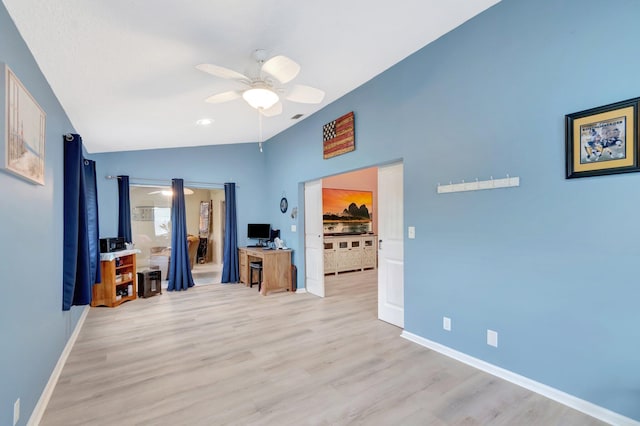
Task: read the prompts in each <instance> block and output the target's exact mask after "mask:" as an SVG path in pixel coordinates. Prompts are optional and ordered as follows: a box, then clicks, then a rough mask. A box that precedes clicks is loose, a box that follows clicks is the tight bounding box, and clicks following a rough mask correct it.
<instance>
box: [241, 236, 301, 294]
mask: <svg viewBox="0 0 640 426" xmlns="http://www.w3.org/2000/svg"><path fill="white" fill-rule="evenodd" d="M238 258H239V260H238V264H239V265H238V266H239V267H240V282H241V283H244V284H245V285H250V284H249V279H250V278H251V275H250V271H249V264H250V263H251V262H254V261H258V260H259V261H261V262H262V285H261V287H260V293H262V294H263V295H266V294H267V293H268V292H270V291H274V290H287V291H289V290H291V250H289V249H286V250H268V249H263V248H259V247H240V248H238Z"/></svg>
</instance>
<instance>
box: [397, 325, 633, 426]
mask: <svg viewBox="0 0 640 426" xmlns="http://www.w3.org/2000/svg"><path fill="white" fill-rule="evenodd" d="M400 336H401V337H403V338H405V339H407V340H410V341H412V342H413V343H417V344H418V345H420V346H424V347H425V348H428V349H432V350H434V351H436V352H440V353H441V354H443V355H446V356H448V357H450V358H453V359H455V360H457V361H460V362H462V363H465V364H467V365H470V366H472V367H474V368H477V369H478V370H482V371H484V372H486V373H489V374H492V375H494V376H496V377H499V378H501V379H504V380H506V381H508V382H511V383H513V384H516V385H518V386H521V387H523V388H525V389H528V390H530V391H532V392H535V393H538V394H540V395H542V396H545V397H547V398H549V399H552V400H554V401H556V402H559V403H561V404H564V405H566V406H568V407H571V408H573V409H575V410H578V411H581V412H583V413H585V414H588V415H589V416H592V417H595V418H596V419H599V420H602V421H603V422H607V423H609V424H613V425H620V426H623V425H624V426H626V425H628V426H640V422H638V421H636V420H634V419H631V418H629V417H626V416H623V415H622V414H618V413H616V412H614V411H611V410H608V409H606V408H604V407H601V406H599V405H596V404H593V403H591V402H588V401H585V400H584V399H580V398H577V397H575V396H573V395H570V394H568V393H565V392H562V391H560V390H558V389H555V388H552V387H551V386H547V385H544V384H542V383H540V382H536V381H535V380H532V379H529V378H527V377H524V376H521V375H519V374H516V373H514V372H512V371H509V370H505V369H504V368H500V367H498V366H496V365H493V364H489V363H488V362H486V361H482V360H480V359H478V358H474V357H472V356H470V355H467V354H465V353H462V352H458V351H456V350H455V349H451V348H450V347H448V346H444V345H441V344H440V343H436V342H434V341H432V340H428V339H425V338H424V337H420V336H418V335H416V334H413V333H409V332H408V331H403V332H402V334H400Z"/></svg>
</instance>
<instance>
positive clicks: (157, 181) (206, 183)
mask: <svg viewBox="0 0 640 426" xmlns="http://www.w3.org/2000/svg"><path fill="white" fill-rule="evenodd" d="M105 179H118V176H113V175H106V176H105ZM129 179H130V181H131V180H133V181H139V182H147V183H156V184H158V185H163V186H167V185H171V182H170V181H169V182H168V183H167V181H166V180H165V179H148V178H138V177H131V176H130V177H129ZM184 184H185V185H189V186H198V185H206V186H221V187H224V183H219V182H198V181H194V180H192V181H186V180H185V181H184ZM236 188H240V186H239V185H238V184H236Z"/></svg>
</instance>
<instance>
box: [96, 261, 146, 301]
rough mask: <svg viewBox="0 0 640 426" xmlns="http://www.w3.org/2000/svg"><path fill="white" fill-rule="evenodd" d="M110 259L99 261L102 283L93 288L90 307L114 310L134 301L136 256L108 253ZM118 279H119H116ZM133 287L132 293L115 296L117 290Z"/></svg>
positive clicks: (136, 287)
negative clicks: (122, 304)
mask: <svg viewBox="0 0 640 426" xmlns="http://www.w3.org/2000/svg"><path fill="white" fill-rule="evenodd" d="M109 255H110V256H107V257H109V258H110V259H108V260H101V261H100V270H101V272H102V282H100V283H96V284H94V286H93V297H92V299H91V306H108V307H110V308H114V307H116V306H118V305H120V304H121V303H124V302H127V301H129V300H134V299H136V297H137V296H136V293H137V289H138V285H137V280H138V277H137V274H136V254H135V253H129V252H128V251H124V252H122V254H119V253H118V252H115V253H109ZM101 257H102V256H101ZM118 277H119V279H118ZM129 285H132V286H133V292H132V294H131V295H127V296H117V295H116V294H117V292H118V290H120V291H122V290H123V289H125V290H127V289H128V287H129Z"/></svg>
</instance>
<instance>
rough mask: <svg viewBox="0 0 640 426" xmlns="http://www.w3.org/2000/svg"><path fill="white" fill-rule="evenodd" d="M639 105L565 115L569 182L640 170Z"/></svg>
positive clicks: (624, 103) (634, 102) (630, 102)
mask: <svg viewBox="0 0 640 426" xmlns="http://www.w3.org/2000/svg"><path fill="white" fill-rule="evenodd" d="M639 102H640V98H635V99H629V100H626V101H622V102H617V103H615V104H610V105H605V106H601V107H597V108H592V109H588V110H585V111H580V112H576V113H573V114H568V115H566V116H565V152H566V178H567V179H572V178H580V177H589V176H600V175H610V174H615V173H630V172H638V171H640V164H639V163H638V104H639Z"/></svg>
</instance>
